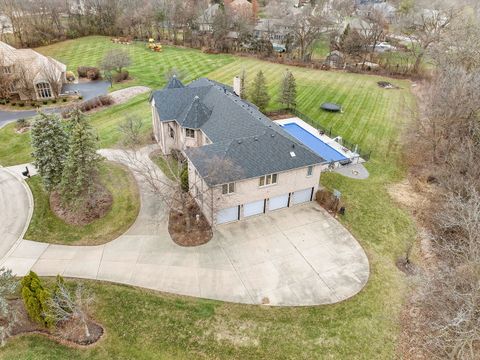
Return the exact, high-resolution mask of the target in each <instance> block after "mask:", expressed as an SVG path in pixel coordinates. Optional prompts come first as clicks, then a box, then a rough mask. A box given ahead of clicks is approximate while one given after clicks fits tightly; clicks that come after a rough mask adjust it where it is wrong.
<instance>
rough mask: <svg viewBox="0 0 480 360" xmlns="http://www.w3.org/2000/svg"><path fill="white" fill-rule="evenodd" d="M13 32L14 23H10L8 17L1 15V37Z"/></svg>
mask: <svg viewBox="0 0 480 360" xmlns="http://www.w3.org/2000/svg"><path fill="white" fill-rule="evenodd" d="M12 32H13V28H12V22H11V21H10V19H9V18H8V16H6V15H2V14H0V37H1V36H2V35H3V34H11V33H12ZM0 39H1V38H0Z"/></svg>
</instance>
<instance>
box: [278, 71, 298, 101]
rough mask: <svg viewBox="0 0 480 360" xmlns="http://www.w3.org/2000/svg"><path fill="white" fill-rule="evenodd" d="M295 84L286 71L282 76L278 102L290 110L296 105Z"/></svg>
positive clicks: (291, 75)
mask: <svg viewBox="0 0 480 360" xmlns="http://www.w3.org/2000/svg"><path fill="white" fill-rule="evenodd" d="M296 98H297V84H296V82H295V77H294V76H293V74H292V73H291V72H290V71H289V70H287V71H286V72H285V74H284V75H283V81H282V86H281V89H280V96H279V102H280V103H282V104H283V105H285V106H286V107H287V109H291V108H292V107H295V105H296V104H297V101H296Z"/></svg>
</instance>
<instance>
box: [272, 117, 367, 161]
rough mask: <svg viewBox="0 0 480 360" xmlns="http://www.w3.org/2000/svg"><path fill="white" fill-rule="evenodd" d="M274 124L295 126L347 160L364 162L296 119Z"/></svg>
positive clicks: (356, 155)
mask: <svg viewBox="0 0 480 360" xmlns="http://www.w3.org/2000/svg"><path fill="white" fill-rule="evenodd" d="M275 123H277V124H278V125H280V126H283V125H287V124H297V125H298V126H300V127H301V128H303V129H305V130H307V131H308V132H309V133H310V134H312V135H313V136H315V137H316V138H318V139H319V140H320V141H322V142H323V143H324V144H326V145H328V146H330V147H331V148H332V149H334V150H335V151H337V152H339V153H340V154H342V155H343V156H345V157H346V158H347V159H351V160H352V161H353V160H354V159H356V158H357V159H358V160H359V161H358V162H359V163H362V162H364V160H363V159H361V158H359V154H357V153H355V152H353V151H351V150H349V149H347V148H345V147H343V146H342V145H340V144H339V143H338V142H336V141H335V140H334V139H332V138H330V137H328V136H327V135H325V134H323V135H321V134H320V133H319V132H318V130H317V129H315V128H314V127H313V126H311V125H309V124H307V123H306V122H305V121H303V120H302V119H300V118H298V117H292V118H288V119H281V120H275Z"/></svg>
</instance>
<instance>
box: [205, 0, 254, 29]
mask: <svg viewBox="0 0 480 360" xmlns="http://www.w3.org/2000/svg"><path fill="white" fill-rule="evenodd" d="M255 1H256V0H253V1H252V2H255ZM257 8H258V5H257V4H255V5H254V4H252V3H251V2H249V1H248V0H233V1H232V0H230V1H225V11H227V12H228V13H230V14H231V15H233V17H234V19H235V18H236V19H240V20H242V21H243V20H247V21H248V20H254V19H256V18H257V11H258V9H257ZM219 9H221V7H220V4H218V3H216V4H210V5H209V6H208V8H207V9H205V10H204V11H203V12H202V14H201V15H200V16H199V17H198V18H197V24H198V28H199V30H200V31H204V32H211V31H213V27H212V25H213V20H214V19H215V16H216V15H217V12H218V11H219Z"/></svg>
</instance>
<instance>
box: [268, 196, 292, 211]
mask: <svg viewBox="0 0 480 360" xmlns="http://www.w3.org/2000/svg"><path fill="white" fill-rule="evenodd" d="M287 206H288V194H285V195H280V196H275V197H273V198H270V199H269V200H268V210H269V211H272V210H277V209H282V208H286V207H287Z"/></svg>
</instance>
